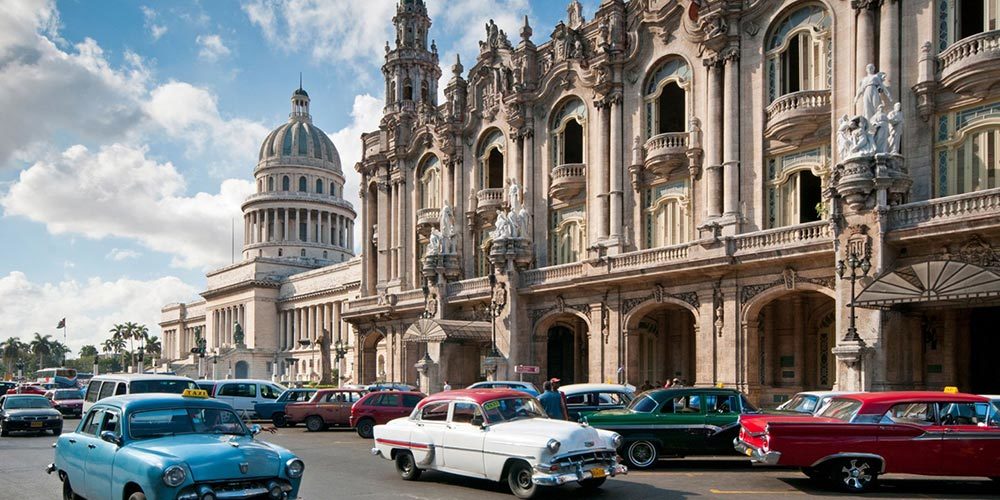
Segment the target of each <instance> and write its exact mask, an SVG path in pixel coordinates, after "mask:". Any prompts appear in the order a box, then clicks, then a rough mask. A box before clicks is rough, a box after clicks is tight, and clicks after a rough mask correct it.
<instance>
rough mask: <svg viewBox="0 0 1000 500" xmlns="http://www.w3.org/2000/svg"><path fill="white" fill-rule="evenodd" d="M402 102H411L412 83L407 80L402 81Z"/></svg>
mask: <svg viewBox="0 0 1000 500" xmlns="http://www.w3.org/2000/svg"><path fill="white" fill-rule="evenodd" d="M403 100H404V101H412V100H413V82H412V81H411V80H410V79H409V78H407V79H405V80H403Z"/></svg>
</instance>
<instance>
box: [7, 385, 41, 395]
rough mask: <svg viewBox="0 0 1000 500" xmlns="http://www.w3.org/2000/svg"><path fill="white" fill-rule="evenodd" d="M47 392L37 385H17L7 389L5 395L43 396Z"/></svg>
mask: <svg viewBox="0 0 1000 500" xmlns="http://www.w3.org/2000/svg"><path fill="white" fill-rule="evenodd" d="M47 390H48V389H46V388H44V387H42V386H40V385H38V384H18V385H17V386H15V387H12V388H10V389H7V394H35V395H38V396H44V395H45V391H47Z"/></svg>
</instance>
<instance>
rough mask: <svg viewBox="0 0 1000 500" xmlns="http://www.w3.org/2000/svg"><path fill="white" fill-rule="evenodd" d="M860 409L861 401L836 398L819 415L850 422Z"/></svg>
mask: <svg viewBox="0 0 1000 500" xmlns="http://www.w3.org/2000/svg"><path fill="white" fill-rule="evenodd" d="M860 409H861V401H858V400H855V399H834V400H833V401H831V402H830V404H829V405H827V406H826V408H823V411H822V412H820V413H819V415H817V416H819V417H825V418H835V419H837V420H843V421H844V422H850V421H851V419H853V418H854V415H855V414H856V413H858V410H860Z"/></svg>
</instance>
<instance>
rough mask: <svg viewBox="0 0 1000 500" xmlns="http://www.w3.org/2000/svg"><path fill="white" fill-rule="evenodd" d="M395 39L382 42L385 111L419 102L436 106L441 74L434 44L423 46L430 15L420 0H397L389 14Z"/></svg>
mask: <svg viewBox="0 0 1000 500" xmlns="http://www.w3.org/2000/svg"><path fill="white" fill-rule="evenodd" d="M392 24H393V25H394V26H395V28H396V42H395V44H394V46H393V47H390V45H389V42H386V44H385V65H384V66H382V74H383V75H384V76H385V105H386V109H385V111H386V113H399V112H412V111H417V110H418V108H420V107H421V106H423V105H426V106H432V107H433V106H437V82H438V80H439V79H440V78H441V67H440V66H439V65H438V54H437V45H436V44H435V43H434V42H433V41H432V42H431V44H430V49H429V50H428V47H427V34H428V31H429V30H430V27H431V19H430V17H427V6H426V5H425V4H424V0H400V1H399V4H398V5H397V6H396V15H395V17H393V18H392Z"/></svg>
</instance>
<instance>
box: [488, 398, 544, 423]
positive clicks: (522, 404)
mask: <svg viewBox="0 0 1000 500" xmlns="http://www.w3.org/2000/svg"><path fill="white" fill-rule="evenodd" d="M483 412H484V413H485V414H486V421H487V422H489V423H491V424H498V423H501V422H510V421H512V420H517V419H520V418H548V415H546V413H545V410H544V409H542V405H541V404H539V403H538V401H537V400H535V398H505V399H494V400H493V401H487V402H486V403H485V404H483Z"/></svg>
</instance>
